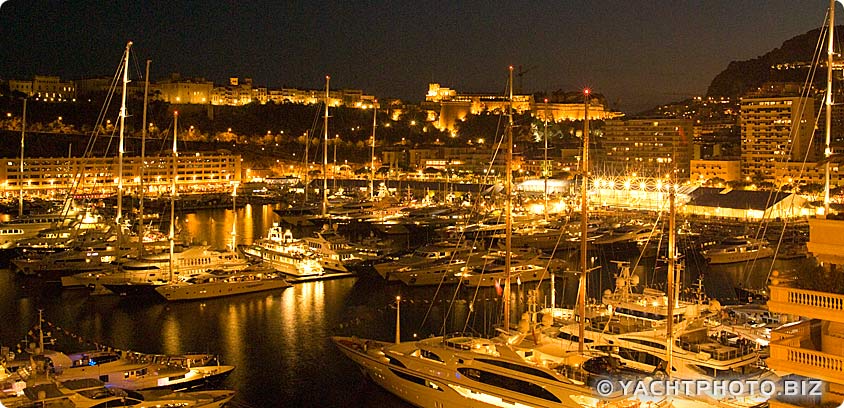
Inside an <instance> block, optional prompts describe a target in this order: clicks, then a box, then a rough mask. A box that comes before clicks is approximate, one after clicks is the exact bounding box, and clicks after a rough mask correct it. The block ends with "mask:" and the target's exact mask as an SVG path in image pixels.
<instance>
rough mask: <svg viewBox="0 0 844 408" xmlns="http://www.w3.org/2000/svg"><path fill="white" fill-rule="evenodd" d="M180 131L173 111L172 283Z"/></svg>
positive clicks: (171, 192)
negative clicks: (178, 137)
mask: <svg viewBox="0 0 844 408" xmlns="http://www.w3.org/2000/svg"><path fill="white" fill-rule="evenodd" d="M178 130H179V111H173V176H172V178H171V180H170V281H171V282H172V281H173V253H174V252H176V174H177V173H176V172H177V170H176V169H177V168H178V160H179V151H178V150H177V148H176V136H177V134H178Z"/></svg>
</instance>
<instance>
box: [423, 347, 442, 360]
mask: <svg viewBox="0 0 844 408" xmlns="http://www.w3.org/2000/svg"><path fill="white" fill-rule="evenodd" d="M421 354H422V357H424V358H427V359H429V360H434V361H439V362H441V363H442V362H444V361H443V359H442V358H440V356H438V355H437V354H436V353H434V352H432V351H428V350H425V349H422V350H421Z"/></svg>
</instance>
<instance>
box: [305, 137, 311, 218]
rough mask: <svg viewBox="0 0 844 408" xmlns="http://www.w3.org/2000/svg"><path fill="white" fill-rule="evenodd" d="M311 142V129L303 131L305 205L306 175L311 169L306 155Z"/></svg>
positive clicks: (306, 203) (306, 194)
mask: <svg viewBox="0 0 844 408" xmlns="http://www.w3.org/2000/svg"><path fill="white" fill-rule="evenodd" d="M310 144H311V131H310V130H306V131H305V202H304V204H305V206H307V205H308V181H309V180H308V176H309V174H308V173H309V172H310V171H311V163H310V158H309V157H308V147H309V145H310Z"/></svg>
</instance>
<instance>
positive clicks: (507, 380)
mask: <svg viewBox="0 0 844 408" xmlns="http://www.w3.org/2000/svg"><path fill="white" fill-rule="evenodd" d="M457 371H458V372H459V373H460V374H462V375H465V376H466V377H468V378H470V379H472V380H475V381H477V382H481V383H484V384H487V385H491V386H493V387H498V388H503V389H505V390H510V391H513V392H517V393H520V394H524V395H529V396H531V397H536V398H542V399H544V400H548V401H552V402H556V403H560V402H562V401H560V399H559V398H557V396H556V395H554V394H552V393H551V392H550V391H548V390H546V389H545V388H544V387H542V386H541V385H538V384H534V383H531V382H528V381H524V380H521V379H518V378H513V377H508V376H506V375H501V374H497V373H492V372H489V371H485V370H478V369H475V368H466V367H461V368H458V369H457Z"/></svg>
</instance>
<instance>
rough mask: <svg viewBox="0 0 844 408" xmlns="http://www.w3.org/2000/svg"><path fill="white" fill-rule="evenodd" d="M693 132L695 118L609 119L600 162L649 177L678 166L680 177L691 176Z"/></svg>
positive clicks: (617, 171) (614, 169)
mask: <svg viewBox="0 0 844 408" xmlns="http://www.w3.org/2000/svg"><path fill="white" fill-rule="evenodd" d="M693 132H694V131H693V129H692V120H691V119H664V118H659V119H612V120H607V121H606V122H604V140H603V147H604V148H603V155H602V156H603V157H601V156H599V160H597V161H596V166H603V168H604V169H606V171H609V172H611V173H614V174H633V173H636V174H638V175H640V176H647V177H665V176H666V175H668V174H670V173H671V172H672V171H673V170H674V169H675V168H676V170H677V177H678V178H679V179H688V178H689V174H690V172H689V165H690V162H691V158H692V153H693V151H694V148H693V143H692V134H693Z"/></svg>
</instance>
